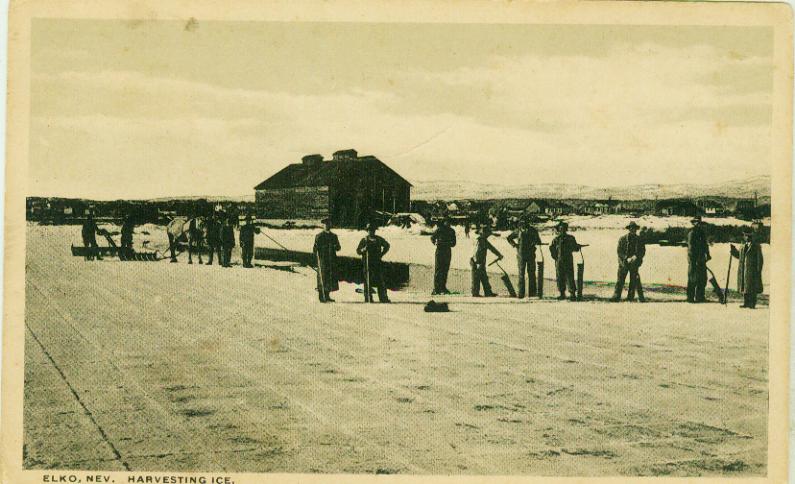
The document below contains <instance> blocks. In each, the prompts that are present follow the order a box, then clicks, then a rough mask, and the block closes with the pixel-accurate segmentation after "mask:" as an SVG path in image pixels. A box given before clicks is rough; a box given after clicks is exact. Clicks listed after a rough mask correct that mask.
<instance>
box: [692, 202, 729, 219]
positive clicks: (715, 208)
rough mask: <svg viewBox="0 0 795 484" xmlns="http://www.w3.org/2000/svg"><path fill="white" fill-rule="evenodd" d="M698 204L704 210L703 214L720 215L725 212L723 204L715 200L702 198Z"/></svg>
mask: <svg viewBox="0 0 795 484" xmlns="http://www.w3.org/2000/svg"><path fill="white" fill-rule="evenodd" d="M698 205H699V207H700V208H701V210H702V211H703V212H704V215H709V216H712V217H721V216H723V215H725V214H726V209H725V208H724V206H723V204H721V203H718V202H716V201H715V200H704V201H701V202H699V204H698Z"/></svg>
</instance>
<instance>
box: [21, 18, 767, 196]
mask: <svg viewBox="0 0 795 484" xmlns="http://www.w3.org/2000/svg"><path fill="white" fill-rule="evenodd" d="M772 55H773V52H772V30H771V29H768V28H761V27H760V28H756V27H753V28H752V27H645V26H537V25H472V24H470V25H464V24H458V25H455V24H449V25H439V24H353V23H283V22H273V23H269V22H211V23H208V22H197V23H190V24H186V23H185V22H175V21H152V22H124V21H96V20H92V21H86V20H40V19H38V20H34V23H33V37H32V61H33V63H32V86H31V96H32V97H31V109H32V118H31V146H30V148H31V151H30V156H31V160H30V181H29V183H30V185H29V190H28V193H29V194H31V195H45V196H47V195H49V196H76V197H86V198H105V199H107V198H147V197H156V196H173V195H250V194H252V193H253V186H254V185H256V184H257V183H259V182H260V181H262V180H263V179H265V178H267V177H268V176H270V175H271V174H273V173H274V172H276V171H277V170H279V169H280V168H281V167H282V166H284V165H285V164H287V163H293V162H297V161H299V160H300V158H301V156H302V155H304V154H308V153H321V154H323V155H326V156H330V155H331V153H332V152H333V151H336V150H338V149H345V148H354V149H357V150H358V151H359V152H360V153H362V154H372V155H375V156H377V157H379V158H380V159H382V160H383V161H384V162H386V163H387V164H389V165H390V166H391V167H393V168H394V169H395V170H396V171H398V172H399V173H400V174H401V175H403V176H404V177H405V178H407V179H408V180H409V181H412V182H415V183H416V182H422V181H427V180H440V179H444V180H449V179H465V180H472V181H477V182H484V183H505V184H526V183H577V184H586V185H593V186H616V185H624V184H638V183H683V182H696V183H698V182H704V183H715V182H720V181H725V180H731V179H738V178H744V177H748V176H754V175H765V174H769V172H770V163H771V160H770V142H771V140H770V127H771V110H772V107H771V102H772V73H773V59H772Z"/></svg>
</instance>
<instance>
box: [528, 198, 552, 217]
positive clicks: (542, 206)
mask: <svg viewBox="0 0 795 484" xmlns="http://www.w3.org/2000/svg"><path fill="white" fill-rule="evenodd" d="M546 210H547V202H546V201H544V200H533V201H531V202H530V203H529V204H528V205H527V206H526V207H525V209H524V212H525V213H527V214H530V215H539V214H542V213H546Z"/></svg>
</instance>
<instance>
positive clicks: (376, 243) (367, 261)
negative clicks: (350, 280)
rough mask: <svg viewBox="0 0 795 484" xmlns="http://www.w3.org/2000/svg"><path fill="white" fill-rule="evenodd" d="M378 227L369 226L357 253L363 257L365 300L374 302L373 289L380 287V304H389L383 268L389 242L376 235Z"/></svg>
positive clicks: (369, 224) (373, 224)
mask: <svg viewBox="0 0 795 484" xmlns="http://www.w3.org/2000/svg"><path fill="white" fill-rule="evenodd" d="M377 228H378V227H377V225H376V224H375V223H373V222H370V223H368V224H367V235H366V236H365V237H364V238H362V240H361V241H360V242H359V246H358V247H357V248H356V253H357V254H359V255H360V256H362V262H363V264H364V300H365V302H373V294H372V292H371V291H372V287H373V286H377V287H378V302H382V303H388V302H389V297H388V296H387V293H386V281H385V279H384V271H383V267H382V259H383V257H384V255H386V253H387V252H389V242H387V241H386V240H384V238H383V237H381V236H379V235H376V234H375V231H376V229H377Z"/></svg>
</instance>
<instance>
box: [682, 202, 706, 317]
mask: <svg viewBox="0 0 795 484" xmlns="http://www.w3.org/2000/svg"><path fill="white" fill-rule="evenodd" d="M690 223H691V224H693V228H691V229H690V231H689V232H688V233H687V302H689V303H703V302H706V300H707V299H706V297H705V294H704V293H705V292H706V289H707V261H709V260H710V259H711V258H712V257H710V255H709V243H708V242H707V234H706V233H705V232H704V226H703V223H702V222H701V217H700V216H698V215H696V216H695V217H693V219H692V220H691V221H690Z"/></svg>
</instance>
